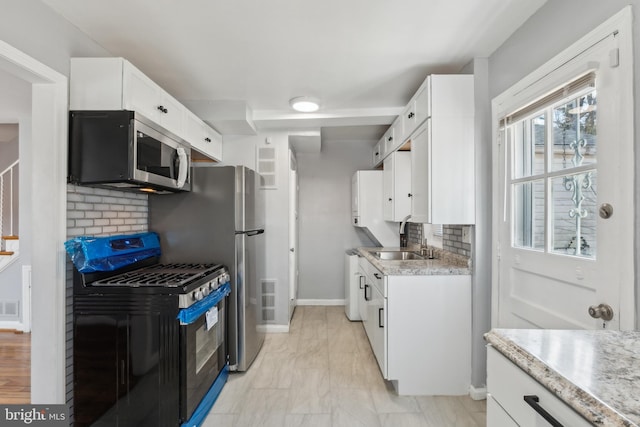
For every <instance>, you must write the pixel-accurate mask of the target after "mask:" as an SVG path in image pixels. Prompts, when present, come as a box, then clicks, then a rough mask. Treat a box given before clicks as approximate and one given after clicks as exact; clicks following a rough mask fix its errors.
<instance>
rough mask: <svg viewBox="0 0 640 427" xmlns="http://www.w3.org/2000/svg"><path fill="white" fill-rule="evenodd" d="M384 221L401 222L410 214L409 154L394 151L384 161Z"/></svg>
mask: <svg viewBox="0 0 640 427" xmlns="http://www.w3.org/2000/svg"><path fill="white" fill-rule="evenodd" d="M382 181H383V189H384V190H383V198H382V202H383V203H384V209H383V213H384V220H385V221H394V222H401V221H402V220H403V219H404V218H405V217H406V216H407V215H409V214H410V213H411V196H410V193H411V153H410V152H408V151H396V152H394V153H391V154H390V155H388V156H387V158H386V159H384V171H383V174H382Z"/></svg>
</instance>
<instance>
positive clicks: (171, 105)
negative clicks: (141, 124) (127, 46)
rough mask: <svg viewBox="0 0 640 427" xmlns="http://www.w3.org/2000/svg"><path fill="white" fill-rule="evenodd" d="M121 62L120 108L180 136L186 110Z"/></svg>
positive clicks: (149, 80) (159, 88) (126, 63)
mask: <svg viewBox="0 0 640 427" xmlns="http://www.w3.org/2000/svg"><path fill="white" fill-rule="evenodd" d="M122 62H123V70H122V107H121V108H122V109H124V110H131V111H136V112H138V113H140V114H142V115H143V116H145V117H147V118H148V119H150V120H152V121H154V122H156V123H158V124H159V125H160V126H162V127H163V128H165V129H166V130H168V131H169V132H173V133H174V134H176V135H178V136H181V134H182V133H183V132H184V117H185V110H186V108H185V107H184V106H183V105H182V104H180V103H179V102H178V101H177V100H176V99H175V98H173V97H172V96H171V95H169V94H168V93H167V92H165V91H164V90H162V88H161V87H160V86H158V85H157V84H155V83H154V82H153V80H151V79H150V78H149V77H147V76H146V75H144V74H143V73H142V72H141V71H140V70H138V69H137V68H136V67H134V66H133V65H131V63H129V62H127V61H124V60H122Z"/></svg>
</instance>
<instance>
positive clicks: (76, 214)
mask: <svg viewBox="0 0 640 427" xmlns="http://www.w3.org/2000/svg"><path fill="white" fill-rule="evenodd" d="M84 217H85V212H84V211H67V219H78V218H84Z"/></svg>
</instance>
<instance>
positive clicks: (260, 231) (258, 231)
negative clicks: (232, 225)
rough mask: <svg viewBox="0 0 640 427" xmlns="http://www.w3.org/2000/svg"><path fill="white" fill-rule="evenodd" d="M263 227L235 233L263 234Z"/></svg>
mask: <svg viewBox="0 0 640 427" xmlns="http://www.w3.org/2000/svg"><path fill="white" fill-rule="evenodd" d="M263 233H264V229H263V228H261V229H260V230H251V231H236V234H246V235H247V236H257V235H258V234H263Z"/></svg>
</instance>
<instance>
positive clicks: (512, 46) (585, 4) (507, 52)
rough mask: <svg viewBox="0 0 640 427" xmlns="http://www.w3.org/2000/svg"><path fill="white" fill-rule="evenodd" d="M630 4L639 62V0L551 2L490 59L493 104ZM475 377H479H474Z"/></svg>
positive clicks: (638, 101)
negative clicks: (499, 96)
mask: <svg viewBox="0 0 640 427" xmlns="http://www.w3.org/2000/svg"><path fill="white" fill-rule="evenodd" d="M629 4H630V5H632V6H633V14H634V22H635V23H636V24H635V29H634V41H633V43H634V56H635V61H636V62H637V61H638V59H639V58H640V32H638V31H637V29H638V24H637V22H638V13H639V12H638V11H639V10H640V1H639V0H609V1H599V0H563V1H558V0H550V1H548V2H547V3H546V4H545V5H544V6H542V7H541V8H540V9H539V10H538V11H537V12H536V14H534V15H533V16H532V17H531V18H530V19H529V20H528V21H527V22H526V23H525V24H524V25H523V26H522V27H520V28H519V29H518V30H517V31H516V32H515V33H514V34H513V35H512V36H511V37H510V38H509V39H508V40H507V41H506V42H505V43H504V44H503V45H502V46H501V47H500V48H498V49H497V50H496V51H495V52H494V53H493V54H492V55H491V56H490V57H489V80H488V89H489V93H488V95H489V102H490V100H491V99H493V98H494V97H496V96H498V95H499V94H501V93H502V92H504V91H505V90H507V89H508V88H509V87H511V86H512V85H514V84H515V83H517V82H518V81H519V80H521V79H522V78H524V77H525V76H527V75H528V74H529V73H531V72H533V71H534V70H535V69H537V68H538V67H540V66H541V65H543V64H544V63H545V62H547V61H548V60H550V59H551V58H552V57H553V56H555V55H556V54H558V53H560V52H561V51H562V50H564V49H565V48H567V47H569V46H570V45H571V44H572V43H574V42H575V41H577V40H578V39H580V38H581V37H582V36H584V35H586V34H587V33H589V31H591V30H592V29H594V28H595V27H597V26H598V25H599V24H601V23H602V22H604V21H606V20H607V19H608V18H610V17H611V16H613V15H615V14H616V13H617V12H619V11H620V10H621V9H622V8H624V7H625V6H627V5H629ZM634 75H635V81H634V86H635V110H636V112H637V111H640V97H638V88H639V87H640V74H639V73H638V72H637V71H635V73H634ZM630 89H631V88H630ZM488 108H490V105H489V106H488ZM636 117H637V114H636ZM635 135H636V138H637V135H640V121H638V120H636V123H635ZM486 150H487V152H490V150H491V145H486ZM634 155H635V158H636V168H639V167H640V161H639V160H640V157H639V156H640V153H639V150H636V153H635V154H634ZM637 170H638V169H637ZM635 185H636V187H635V188H636V203H635V205H636V212H638V209H639V204H638V199H639V197H638V191H639V190H640V177H639V174H638V173H637V172H636V180H635ZM635 228H636V239H635V241H636V243H635V246H636V249H635V251H636V254H637V253H638V231H639V230H640V217H639V216H638V215H636V224H635ZM636 264H637V263H636ZM638 275H639V272H638V267H637V265H636V289H638V284H637V283H638V279H637V277H638ZM638 294H640V292H638V291H637V290H636V295H638ZM639 305H640V304H637V305H636V306H637V307H638V306H639ZM475 306H476V304H475V302H474V307H475ZM474 319H475V316H474ZM475 378H476V375H474V379H475ZM474 383H475V381H474Z"/></svg>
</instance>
